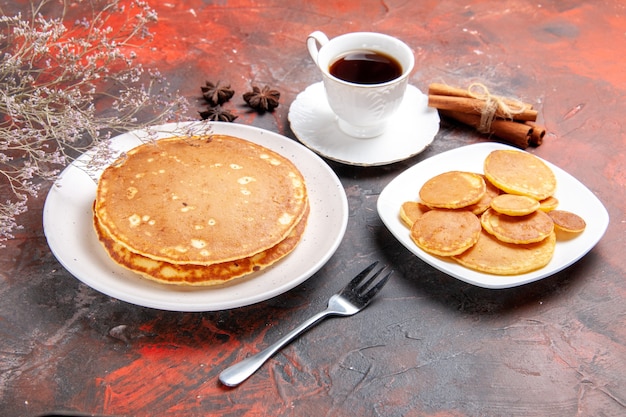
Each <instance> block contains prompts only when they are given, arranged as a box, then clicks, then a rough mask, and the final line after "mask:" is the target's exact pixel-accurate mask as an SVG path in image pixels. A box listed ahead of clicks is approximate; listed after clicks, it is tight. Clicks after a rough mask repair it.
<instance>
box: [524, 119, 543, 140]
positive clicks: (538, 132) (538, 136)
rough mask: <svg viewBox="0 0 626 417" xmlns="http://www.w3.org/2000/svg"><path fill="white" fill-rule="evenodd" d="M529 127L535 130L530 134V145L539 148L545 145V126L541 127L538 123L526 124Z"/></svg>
mask: <svg viewBox="0 0 626 417" xmlns="http://www.w3.org/2000/svg"><path fill="white" fill-rule="evenodd" d="M526 124H527V125H528V126H531V127H532V128H533V131H532V132H531V134H530V140H529V143H530V145H532V146H539V145H541V144H542V143H543V137H544V136H545V135H546V128H545V127H543V126H539V125H538V124H537V123H533V122H526Z"/></svg>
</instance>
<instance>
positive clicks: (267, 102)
mask: <svg viewBox="0 0 626 417" xmlns="http://www.w3.org/2000/svg"><path fill="white" fill-rule="evenodd" d="M243 99H244V100H245V102H246V103H248V105H249V106H250V107H252V108H253V109H254V110H256V111H259V112H261V113H263V112H266V111H272V110H274V109H275V108H276V107H278V104H279V103H278V100H279V99H280V92H278V91H277V90H272V89H271V88H269V87H268V86H265V87H263V89H260V88H259V87H257V86H256V85H254V86H252V91H248V92H247V93H244V95H243Z"/></svg>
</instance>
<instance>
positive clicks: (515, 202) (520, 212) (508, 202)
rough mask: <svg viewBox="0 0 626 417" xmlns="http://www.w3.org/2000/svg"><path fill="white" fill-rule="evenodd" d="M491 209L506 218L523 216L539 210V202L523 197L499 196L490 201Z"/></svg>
mask: <svg viewBox="0 0 626 417" xmlns="http://www.w3.org/2000/svg"><path fill="white" fill-rule="evenodd" d="M490 206H491V208H492V209H494V210H495V211H497V212H498V213H500V214H506V215H507V216H525V215H527V214H530V213H533V212H535V211H537V210H539V201H537V200H535V199H534V198H531V197H527V196H525V195H515V194H500V195H499V196H497V197H496V198H494V199H493V200H492V201H491V204H490Z"/></svg>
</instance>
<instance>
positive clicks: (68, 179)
mask: <svg viewBox="0 0 626 417" xmlns="http://www.w3.org/2000/svg"><path fill="white" fill-rule="evenodd" d="M194 128H198V129H204V130H206V129H207V128H208V129H209V131H210V132H212V133H215V134H228V135H232V136H238V137H241V138H244V139H247V140H250V141H251V142H255V143H257V144H260V145H262V146H265V147H267V148H269V149H272V150H273V151H275V152H277V153H279V154H281V155H283V156H285V157H287V158H289V159H290V160H291V161H292V162H294V164H296V166H297V167H298V168H299V169H300V171H301V172H302V174H303V175H304V177H305V181H306V183H307V191H308V194H309V203H310V206H311V213H310V216H309V220H308V225H307V228H306V230H305V233H304V235H303V237H302V240H301V242H300V243H299V245H298V246H297V247H296V249H295V250H294V251H293V252H292V253H291V254H289V255H288V256H287V257H285V258H283V259H282V260H281V261H279V262H278V263H276V264H275V265H273V266H271V267H269V268H266V269H264V270H262V271H260V272H256V273H253V274H251V275H250V276H249V277H243V278H241V279H238V280H234V281H233V282H232V283H230V284H226V285H223V286H217V287H186V286H171V285H166V284H159V283H156V282H152V281H150V280H147V279H144V278H141V277H140V276H138V275H137V274H134V273H133V272H131V271H128V270H126V269H124V268H122V267H120V266H119V265H117V264H115V263H114V262H113V261H112V260H111V259H110V258H109V257H108V255H107V254H106V252H105V251H104V249H103V248H102V247H101V245H100V242H99V241H98V239H97V237H96V234H95V232H94V230H93V227H92V226H91V204H92V202H93V199H94V198H95V190H96V184H95V182H94V181H93V180H92V179H91V178H90V177H89V175H87V174H86V173H85V172H84V170H82V169H80V168H78V167H77V164H78V163H80V162H81V158H87V157H88V155H83V157H81V158H78V160H77V161H75V162H74V163H72V164H70V165H69V166H68V167H67V168H66V169H65V170H64V171H63V172H62V173H61V175H60V176H59V179H58V180H57V182H56V183H55V184H54V185H53V186H52V187H51V188H50V191H49V192H48V195H47V197H46V201H45V204H44V210H43V229H44V234H45V236H46V239H47V241H48V245H49V247H50V249H51V251H52V253H53V254H54V256H55V257H56V258H57V259H58V261H59V262H60V263H61V264H62V265H63V267H64V268H65V269H67V270H68V271H69V272H70V273H71V274H72V275H73V276H74V277H76V278H77V279H78V280H80V281H81V282H83V283H85V284H86V285H88V286H89V287H91V288H93V289H95V290H97V291H99V292H101V293H104V294H106V295H109V296H111V297H113V298H116V299H119V300H122V301H125V302H128V303H131V304H136V305H139V306H143V307H150V308H155V309H160V310H169V311H219V310H227V309H233V308H238V307H244V306H248V305H252V304H255V303H258V302H261V301H265V300H268V299H270V298H273V297H275V296H278V295H280V294H282V293H284V292H286V291H288V290H290V289H292V288H294V287H296V286H297V285H299V284H301V283H302V282H304V281H305V280H307V279H308V278H310V277H311V276H312V275H313V274H315V273H316V272H317V271H318V270H319V269H320V268H321V267H322V266H323V265H324V264H326V262H327V261H328V260H329V259H330V257H331V256H332V255H333V254H334V253H335V251H336V250H337V248H338V246H339V244H340V243H341V241H342V239H343V236H344V234H345V231H346V228H347V223H348V201H347V197H346V194H345V190H344V189H343V186H342V184H341V182H340V181H339V178H338V177H337V176H336V174H335V173H334V172H333V171H332V169H331V168H330V167H329V166H328V165H327V164H326V162H324V161H323V160H322V159H321V158H320V157H319V156H318V155H316V154H315V153H313V152H312V151H310V150H309V149H307V148H306V147H304V146H302V145H301V144H300V143H298V142H296V141H294V140H292V139H289V138H287V137H285V136H282V135H280V134H278V133H275V132H271V131H268V130H265V129H261V128H257V127H253V126H248V125H243V124H236V123H224V122H211V123H207V122H184V123H169V124H163V125H159V126H153V127H150V130H151V131H153V130H154V131H157V132H158V133H157V135H158V138H164V137H169V136H172V134H173V132H181V131H185V132H186V131H188V130H189V129H191V130H193V129H194ZM147 135H148V133H146V131H144V130H139V131H134V132H128V133H124V134H121V135H118V136H116V137H114V138H112V139H111V140H112V141H113V146H114V147H115V148H117V149H118V150H121V151H124V150H128V149H130V148H132V147H134V146H136V145H138V144H140V143H142V142H141V139H140V138H145V137H147ZM86 154H88V153H86Z"/></svg>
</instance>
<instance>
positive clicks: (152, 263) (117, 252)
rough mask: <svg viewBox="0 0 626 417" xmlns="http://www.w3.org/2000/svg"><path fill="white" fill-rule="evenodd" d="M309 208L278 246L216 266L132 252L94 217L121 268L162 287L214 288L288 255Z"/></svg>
mask: <svg viewBox="0 0 626 417" xmlns="http://www.w3.org/2000/svg"><path fill="white" fill-rule="evenodd" d="M308 216H309V209H308V208H307V211H306V212H305V214H304V215H303V217H302V219H301V220H300V222H299V223H298V225H297V226H296V227H295V228H294V229H293V230H292V231H291V233H290V234H289V236H287V238H285V239H284V240H283V241H281V242H280V243H278V244H277V245H276V246H274V247H272V248H270V249H267V250H265V251H262V252H259V253H257V254H255V255H253V256H251V257H248V258H243V259H239V260H236V261H230V262H224V263H219V264H213V265H192V264H171V263H168V262H164V261H157V260H154V259H152V258H148V257H146V256H143V255H140V254H137V253H134V252H131V251H129V250H128V249H127V248H126V247H125V246H123V245H121V244H119V243H117V242H116V241H115V240H113V239H111V238H110V237H108V236H107V235H106V232H105V231H104V230H103V229H102V227H100V224H99V222H98V218H97V217H96V216H94V227H95V230H96V232H97V234H98V238H99V240H100V242H101V243H102V245H103V246H104V248H105V250H106V251H107V253H108V254H109V256H110V258H111V259H112V260H113V261H114V262H115V263H117V264H118V265H120V266H122V267H124V268H126V269H128V270H130V271H132V272H135V273H137V274H139V275H141V276H143V277H144V278H147V279H150V280H152V281H157V282H160V283H162V284H176V285H192V286H211V285H219V284H224V283H226V282H229V281H232V280H233V279H235V278H240V277H243V276H245V275H248V274H250V273H252V272H256V271H260V270H262V269H264V268H266V267H268V266H270V265H272V264H274V263H276V262H278V261H279V260H280V259H282V258H284V257H285V256H287V255H288V254H289V253H291V252H292V251H293V250H294V249H295V248H296V246H297V245H298V243H299V242H300V240H301V238H302V235H303V233H304V230H305V228H306V224H307V220H308Z"/></svg>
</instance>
